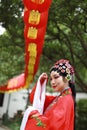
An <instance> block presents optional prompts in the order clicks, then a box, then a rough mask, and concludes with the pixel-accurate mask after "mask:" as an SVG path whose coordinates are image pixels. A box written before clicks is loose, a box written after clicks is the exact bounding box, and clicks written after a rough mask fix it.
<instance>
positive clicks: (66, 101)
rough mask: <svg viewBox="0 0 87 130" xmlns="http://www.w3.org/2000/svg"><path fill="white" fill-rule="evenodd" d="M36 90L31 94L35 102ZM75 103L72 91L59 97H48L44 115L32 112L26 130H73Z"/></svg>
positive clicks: (67, 91) (65, 92)
mask: <svg viewBox="0 0 87 130" xmlns="http://www.w3.org/2000/svg"><path fill="white" fill-rule="evenodd" d="M34 91H35V88H34V89H33V90H32V92H31V94H30V101H31V102H32V101H33V96H34ZM73 129H74V101H73V98H72V93H71V89H68V90H65V91H64V92H63V93H62V94H61V95H60V96H59V97H54V96H46V100H45V105H44V114H43V115H41V114H40V113H39V112H38V111H37V110H35V111H32V112H31V114H30V116H29V118H28V121H27V123H26V127H25V130H73Z"/></svg>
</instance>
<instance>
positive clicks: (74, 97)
mask: <svg viewBox="0 0 87 130" xmlns="http://www.w3.org/2000/svg"><path fill="white" fill-rule="evenodd" d="M69 87H70V88H71V91H72V97H73V100H74V130H75V121H76V90H75V84H74V83H71V82H70V81H69Z"/></svg>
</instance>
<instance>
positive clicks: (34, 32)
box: [27, 27, 38, 39]
mask: <svg viewBox="0 0 87 130" xmlns="http://www.w3.org/2000/svg"><path fill="white" fill-rule="evenodd" d="M37 32H38V30H37V29H36V28H34V27H29V29H28V34H27V36H28V38H32V39H36V38H37Z"/></svg>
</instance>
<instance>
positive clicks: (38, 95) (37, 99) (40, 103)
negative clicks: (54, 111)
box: [33, 77, 47, 114]
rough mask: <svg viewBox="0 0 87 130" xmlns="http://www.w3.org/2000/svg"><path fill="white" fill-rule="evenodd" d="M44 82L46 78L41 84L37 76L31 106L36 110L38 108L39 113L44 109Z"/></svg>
mask: <svg viewBox="0 0 87 130" xmlns="http://www.w3.org/2000/svg"><path fill="white" fill-rule="evenodd" d="M46 82H47V80H46V79H45V81H44V82H43V84H42V86H41V84H40V77H39V79H38V82H37V86H36V90H35V94H34V100H33V107H34V108H36V110H38V111H39V112H40V114H43V109H44V102H45V91H46Z"/></svg>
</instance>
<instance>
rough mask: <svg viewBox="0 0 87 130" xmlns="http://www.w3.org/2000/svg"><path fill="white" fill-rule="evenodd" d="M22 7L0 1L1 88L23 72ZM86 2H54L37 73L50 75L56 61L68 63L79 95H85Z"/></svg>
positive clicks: (7, 0)
mask: <svg viewBox="0 0 87 130" xmlns="http://www.w3.org/2000/svg"><path fill="white" fill-rule="evenodd" d="M23 8H24V7H23V3H22V1H21V0H0V26H2V27H4V28H5V32H4V33H3V34H2V35H0V86H1V85H4V84H6V82H7V81H8V79H10V78H12V77H13V76H16V75H18V74H20V73H22V72H24V69H25V57H24V53H25V43H24V36H23V30H24V22H23ZM86 57H87V0H73V1H72V0H61V1H60V0H53V1H52V5H51V7H50V10H49V18H48V24H47V31H46V35H45V41H44V48H43V53H42V55H41V60H40V66H39V73H41V72H43V71H45V72H47V73H48V74H49V72H48V71H49V69H50V67H51V66H52V65H53V64H54V63H55V62H56V61H57V60H59V59H61V58H66V59H69V60H70V62H71V64H72V65H73V66H74V68H75V74H76V86H77V89H78V91H84V92H87V58H86Z"/></svg>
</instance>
